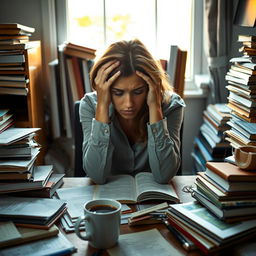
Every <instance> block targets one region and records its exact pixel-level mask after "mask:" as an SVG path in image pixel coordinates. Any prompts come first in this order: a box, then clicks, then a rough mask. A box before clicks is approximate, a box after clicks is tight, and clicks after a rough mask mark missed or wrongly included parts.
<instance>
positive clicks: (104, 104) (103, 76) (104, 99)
mask: <svg viewBox="0 0 256 256" xmlns="http://www.w3.org/2000/svg"><path fill="white" fill-rule="evenodd" d="M118 65H119V61H115V60H113V61H110V62H107V63H106V64H104V65H102V66H101V67H100V69H99V70H98V72H97V76H96V77H95V79H94V82H95V85H96V91H97V98H98V102H97V108H96V115H95V119H96V120H97V121H99V122H103V123H109V113H108V112H109V105H110V103H111V94H110V87H111V85H112V84H113V82H114V81H115V80H116V79H117V78H118V76H119V75H120V71H117V72H116V73H115V74H114V75H113V76H111V77H110V78H109V79H108V77H109V74H110V73H111V72H112V71H113V70H114V69H115V68H116V67H117V66H118ZM107 79H108V80H107Z"/></svg>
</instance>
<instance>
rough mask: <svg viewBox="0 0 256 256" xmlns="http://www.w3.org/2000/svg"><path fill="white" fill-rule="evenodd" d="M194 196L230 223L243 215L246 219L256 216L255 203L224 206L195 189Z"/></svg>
mask: <svg viewBox="0 0 256 256" xmlns="http://www.w3.org/2000/svg"><path fill="white" fill-rule="evenodd" d="M192 196H193V197H194V198H195V199H196V200H197V201H198V202H200V203H201V204H202V205H204V206H205V207H206V208H207V209H208V210H209V211H211V212H212V213H213V214H214V215H215V216H217V217H218V218H219V219H221V220H224V221H225V222H228V223H231V222H236V221H237V217H240V218H242V217H243V218H244V219H252V218H254V217H255V214H256V205H255V204H254V205H253V204H251V205H250V206H249V205H247V206H246V205H243V206H242V207H241V206H240V207H234V206H232V207H222V206H220V205H218V204H215V203H214V202H212V201H211V200H210V199H209V198H207V196H205V195H204V194H203V193H200V192H199V191H197V190H194V192H193V193H192Z"/></svg>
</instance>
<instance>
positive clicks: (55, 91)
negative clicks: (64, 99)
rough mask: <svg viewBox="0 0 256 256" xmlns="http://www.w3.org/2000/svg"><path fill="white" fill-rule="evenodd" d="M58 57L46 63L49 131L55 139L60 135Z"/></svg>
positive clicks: (60, 113)
mask: <svg viewBox="0 0 256 256" xmlns="http://www.w3.org/2000/svg"><path fill="white" fill-rule="evenodd" d="M58 66H59V62H58V59H55V60H53V61H51V62H49V63H48V67H49V76H50V80H51V87H50V110H51V113H50V115H51V118H50V119H51V132H52V138H53V139H56V138H59V137H61V115H62V112H61V107H60V106H59V103H58V102H60V96H61V95H60V83H59V80H58V75H59V74H58Z"/></svg>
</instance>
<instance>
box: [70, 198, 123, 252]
mask: <svg viewBox="0 0 256 256" xmlns="http://www.w3.org/2000/svg"><path fill="white" fill-rule="evenodd" d="M120 219H121V204H120V203H119V202H118V201H116V200H112V199H98V200H91V201H89V202H87V203H86V204H85V205H84V216H81V217H79V218H78V220H77V222H76V225H75V231H76V234H77V236H78V237H79V238H81V239H83V240H87V241H88V242H89V244H90V245H91V246H92V247H94V248H98V249H108V248H111V247H112V246H114V245H115V244H116V242H117V241H118V237H119V234H120ZM83 221H84V222H85V231H86V232H85V234H83V233H81V231H80V230H79V226H80V224H81V222H83Z"/></svg>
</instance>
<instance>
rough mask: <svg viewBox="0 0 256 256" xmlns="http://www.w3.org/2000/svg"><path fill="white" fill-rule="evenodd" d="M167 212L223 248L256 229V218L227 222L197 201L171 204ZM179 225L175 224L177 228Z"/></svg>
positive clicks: (253, 232)
mask: <svg viewBox="0 0 256 256" xmlns="http://www.w3.org/2000/svg"><path fill="white" fill-rule="evenodd" d="M167 214H168V216H171V217H172V219H177V220H179V221H180V222H182V223H184V224H186V225H187V226H189V228H190V229H192V230H193V231H195V232H197V233H198V232H200V234H201V235H202V236H204V237H205V238H206V239H208V240H210V241H213V242H215V245H218V246H219V247H222V248H224V247H227V246H231V245H232V244H234V243H236V242H238V241H240V239H248V238H249V237H250V235H252V234H254V235H255V231H256V219H252V220H246V221H240V222H236V223H225V222H223V221H221V220H220V219H219V218H217V217H216V216H214V215H213V214H212V213H211V212H210V211H208V210H207V209H206V208H205V207H204V206H202V205H200V204H199V203H198V202H195V201H194V202H189V203H183V204H176V205H170V206H169V208H168V210H167ZM173 223H174V222H172V224H173ZM178 226H179V225H178V224H177V225H175V227H177V228H178ZM180 231H181V230H180ZM190 238H191V237H190ZM191 240H192V239H191ZM192 241H193V242H194V239H193V240H192Z"/></svg>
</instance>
